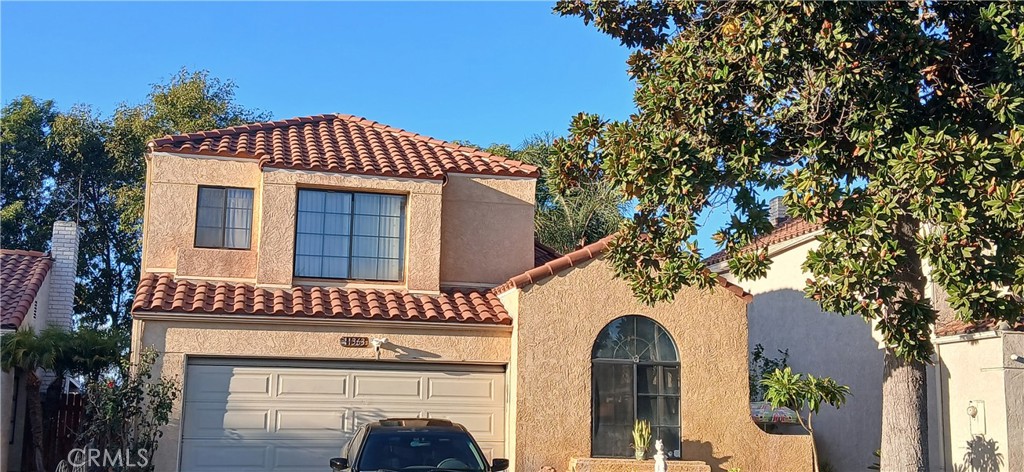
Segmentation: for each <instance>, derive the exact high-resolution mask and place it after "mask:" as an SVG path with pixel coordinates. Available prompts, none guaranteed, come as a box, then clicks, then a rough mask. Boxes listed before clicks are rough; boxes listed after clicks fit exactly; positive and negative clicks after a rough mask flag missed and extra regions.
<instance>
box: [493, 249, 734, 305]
mask: <svg viewBox="0 0 1024 472" xmlns="http://www.w3.org/2000/svg"><path fill="white" fill-rule="evenodd" d="M615 236H616V235H614V234H613V235H611V236H605V237H604V238H602V239H600V240H598V241H597V242H593V243H590V244H588V245H586V246H583V247H582V248H580V249H577V250H575V251H573V252H570V253H568V254H566V255H564V256H562V257H559V258H557V259H553V260H551V261H548V262H546V263H544V264H543V265H540V266H538V267H534V268H532V269H530V270H528V271H526V272H523V273H522V274H519V275H517V276H515V277H512V278H511V279H508V281H507V282H505V283H504V284H501V285H499V286H497V287H494V288H493V289H492V290H491V292H493V293H495V294H501V293H504V292H507V291H509V290H512V289H514V288H523V287H526V286H529V285H532V284H535V283H537V282H540V281H541V280H544V279H546V278H548V277H551V276H553V275H556V274H558V273H559V272H562V271H563V270H566V269H568V268H570V267H576V266H578V265H580V264H583V263H585V262H587V261H590V260H592V259H595V258H597V257H598V256H600V255H601V254H603V253H604V252H605V251H607V250H608V247H609V244H610V243H611V242H612V240H613V239H615ZM716 278H717V280H718V284H719V285H721V286H722V287H724V288H725V289H726V290H728V291H730V292H732V293H733V294H734V295H736V296H737V297H740V298H742V299H743V300H744V301H747V302H749V301H750V300H753V295H751V294H749V293H747V291H746V290H743V288H742V287H740V286H739V285H736V284H734V283H732V282H729V281H728V280H725V278H724V277H722V276H717V277H716Z"/></svg>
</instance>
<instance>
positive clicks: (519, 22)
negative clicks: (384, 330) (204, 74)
mask: <svg viewBox="0 0 1024 472" xmlns="http://www.w3.org/2000/svg"><path fill="white" fill-rule="evenodd" d="M627 55H628V51H627V50H626V49H625V48H623V47H621V46H619V44H618V42H617V41H615V40H613V39H611V38H609V37H607V36H605V35H603V34H601V33H599V32H598V31H597V30H596V29H595V28H593V27H588V26H584V25H583V23H582V22H581V21H580V20H579V19H577V18H562V17H559V16H557V15H555V14H553V13H551V4H550V3H542V2H508V3H498V2H482V3H471V2H452V3H438V2H417V3H347V2H307V3H265V2H260V3H241V2H225V3H198V2H186V3H171V2H153V3H127V2H109V3H84V2H74V3H56V2H32V3H23V2H10V1H4V2H2V3H0V98H2V100H3V102H4V103H6V102H8V101H10V100H11V99H13V98H14V97H17V96H20V95H24V94H28V95H33V96H36V97H38V98H45V99H53V100H55V101H56V102H57V104H58V106H59V107H60V108H62V109H66V108H68V107H70V106H72V105H74V104H78V103H84V104H89V105H92V106H93V107H94V109H95V110H96V111H97V112H100V113H102V114H109V113H110V112H111V111H113V110H114V108H115V107H116V106H117V104H119V103H122V102H127V103H129V104H133V103H138V102H141V101H142V100H144V98H145V96H146V94H147V92H148V91H149V89H150V85H151V84H153V83H155V82H163V81H165V80H166V79H168V78H169V77H170V76H171V75H172V74H173V73H175V72H176V71H177V70H179V69H180V68H181V67H187V68H189V69H192V70H198V69H206V70H209V71H210V72H211V73H212V74H213V75H214V76H216V77H219V78H222V79H230V80H233V81H234V82H235V83H236V85H237V86H238V88H237V96H236V98H237V101H238V103H240V104H242V105H244V106H246V107H250V108H257V109H260V110H264V111H267V112H269V113H270V114H271V115H272V116H273V117H274V118H275V119H279V118H290V117H295V116H306V115H315V114H321V113H335V112H337V113H350V114H354V115H359V116H364V117H367V118H370V119H373V120H377V121H380V122H383V123H386V124H389V125H393V126H396V127H399V128H404V129H407V130H410V131H413V132H417V133H423V134H426V135H429V136H433V137H436V138H439V139H444V140H467V141H470V142H473V143H476V144H480V145H488V144H491V143H509V144H512V145H517V144H519V143H520V142H522V140H523V139H524V138H526V137H528V136H531V135H533V134H537V133H544V132H553V133H555V134H564V133H565V130H566V128H567V126H568V123H569V120H570V118H571V117H572V115H574V114H576V113H578V112H580V111H587V112H593V113H599V114H601V115H603V116H605V117H607V118H613V119H623V118H626V117H627V116H628V115H629V113H631V112H632V111H633V109H634V108H633V103H632V96H633V85H632V83H631V82H630V81H629V78H628V76H627V74H626V64H625V61H626V57H627ZM702 220H703V219H702ZM721 220H722V218H721V216H716V217H715V218H712V219H711V222H712V223H717V222H718V221H721ZM712 226H715V225H714V224H713V225H712ZM710 232H711V228H709V229H707V230H704V231H702V232H701V236H702V237H701V238H699V239H700V240H701V245H702V247H704V248H705V254H710V252H711V251H712V248H711V247H710V243H709V239H708V234H710Z"/></svg>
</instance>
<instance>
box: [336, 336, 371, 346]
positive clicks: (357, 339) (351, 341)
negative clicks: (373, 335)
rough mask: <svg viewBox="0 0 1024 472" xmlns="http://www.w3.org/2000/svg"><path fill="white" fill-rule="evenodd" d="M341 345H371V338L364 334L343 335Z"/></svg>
mask: <svg viewBox="0 0 1024 472" xmlns="http://www.w3.org/2000/svg"><path fill="white" fill-rule="evenodd" d="M341 347H370V338H366V337H363V336H342V337H341Z"/></svg>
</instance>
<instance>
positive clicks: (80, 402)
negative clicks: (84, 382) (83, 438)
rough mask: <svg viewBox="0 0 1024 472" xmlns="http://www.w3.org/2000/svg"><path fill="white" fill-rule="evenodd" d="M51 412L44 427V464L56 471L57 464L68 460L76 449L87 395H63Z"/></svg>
mask: <svg viewBox="0 0 1024 472" xmlns="http://www.w3.org/2000/svg"><path fill="white" fill-rule="evenodd" d="M55 403H56V405H53V407H52V409H50V410H49V414H48V415H47V418H46V423H45V424H44V425H43V434H44V436H43V451H45V453H46V454H45V455H44V457H43V462H44V463H45V464H46V469H47V470H54V468H55V467H57V463H59V462H60V461H61V460H63V459H65V458H67V456H68V453H69V452H71V449H73V448H74V447H75V439H76V438H77V436H78V432H79V428H80V426H81V425H82V417H83V416H84V415H85V395H79V394H74V393H71V394H67V393H66V394H63V395H61V396H60V399H59V400H57V401H56V402H55Z"/></svg>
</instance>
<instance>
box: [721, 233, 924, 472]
mask: <svg viewBox="0 0 1024 472" xmlns="http://www.w3.org/2000/svg"><path fill="white" fill-rule="evenodd" d="M812 238H813V235H809V236H804V237H801V238H797V239H795V240H792V241H788V242H786V243H785V244H786V245H788V246H789V247H788V248H787V249H786V250H785V251H783V252H778V253H776V254H774V255H773V256H772V261H773V262H772V265H771V268H769V269H768V273H767V275H766V276H765V277H762V278H759V279H757V280H738V279H737V278H736V277H734V276H732V274H729V273H723V276H724V277H725V278H727V279H729V280H730V281H732V282H734V283H736V284H738V285H740V286H741V287H743V288H745V289H746V290H747V291H749V292H750V293H751V294H753V295H754V300H753V301H751V302H750V304H749V305H748V307H747V318H748V320H749V323H750V336H749V339H750V341H749V345H748V352H749V350H753V349H754V347H755V346H756V345H757V344H761V345H762V346H763V347H764V349H765V355H767V356H769V357H780V356H781V355H780V354H779V352H778V351H779V350H788V351H789V356H790V357H789V364H790V365H791V366H792V367H793V369H794V370H795V371H797V372H801V373H808V374H814V375H816V376H829V377H832V378H834V379H835V380H836V381H837V382H839V383H841V384H843V385H847V386H849V387H850V392H851V394H852V395H850V396H849V397H848V398H847V402H846V404H845V405H843V407H842V408H841V409H839V410H836V409H834V408H831V407H828V406H826V407H824V408H822V409H821V413H819V414H818V415H817V416H816V417H815V420H814V426H815V427H814V430H815V439H817V443H818V452H819V454H820V455H821V457H822V459H824V461H826V462H828V463H829V464H830V465H832V466H833V467H835V468H836V470H840V471H855V470H862V469H864V468H866V467H867V466H868V465H870V464H872V463H873V462H874V460H875V459H874V456H873V453H874V451H876V450H878V449H879V447H881V437H882V436H881V431H882V374H883V372H882V371H883V354H884V352H883V350H882V347H881V345H880V344H879V336H878V334H877V333H876V332H875V331H874V330H873V329H872V327H871V325H870V324H868V323H867V322H865V321H864V319H863V318H861V317H858V316H849V317H844V316H840V315H838V314H835V313H826V312H823V311H821V307H820V306H819V305H818V304H817V303H815V302H814V301H813V300H810V299H808V298H807V297H805V296H804V292H803V290H804V287H805V286H806V284H807V282H806V280H807V278H808V277H810V274H809V273H807V272H804V270H803V269H802V268H801V265H802V264H803V262H804V260H806V258H807V252H808V251H809V250H811V249H814V248H815V247H817V246H818V243H817V242H816V241H814V240H813V239H812ZM801 240H802V242H801ZM930 393H931V392H929V394H930Z"/></svg>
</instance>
